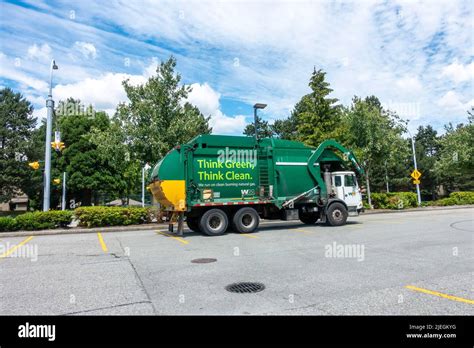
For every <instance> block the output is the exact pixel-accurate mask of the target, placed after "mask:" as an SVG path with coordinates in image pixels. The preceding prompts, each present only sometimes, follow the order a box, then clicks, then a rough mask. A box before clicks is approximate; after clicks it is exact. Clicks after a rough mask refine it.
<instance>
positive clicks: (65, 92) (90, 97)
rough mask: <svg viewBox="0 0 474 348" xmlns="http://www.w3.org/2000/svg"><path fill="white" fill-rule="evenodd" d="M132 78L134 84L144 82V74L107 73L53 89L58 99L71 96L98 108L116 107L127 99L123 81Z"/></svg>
mask: <svg viewBox="0 0 474 348" xmlns="http://www.w3.org/2000/svg"><path fill="white" fill-rule="evenodd" d="M126 79H130V82H131V83H132V84H139V83H144V82H145V80H146V79H145V78H144V77H143V76H142V75H129V74H122V73H106V74H104V75H103V76H101V77H99V78H86V79H84V80H82V81H79V82H76V83H72V84H65V85H62V84H59V85H57V86H56V87H54V89H53V96H54V98H55V99H56V100H65V99H67V98H69V97H73V98H75V99H79V100H81V102H82V103H84V104H92V105H93V106H94V107H95V108H97V109H98V110H103V109H114V108H115V107H116V106H117V105H118V104H119V103H120V102H126V101H127V95H126V93H125V90H124V88H123V86H122V81H124V80H126Z"/></svg>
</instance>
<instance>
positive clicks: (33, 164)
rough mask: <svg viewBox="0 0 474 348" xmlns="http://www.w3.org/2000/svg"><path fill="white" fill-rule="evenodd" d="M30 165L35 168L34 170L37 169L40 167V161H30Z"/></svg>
mask: <svg viewBox="0 0 474 348" xmlns="http://www.w3.org/2000/svg"><path fill="white" fill-rule="evenodd" d="M28 165H29V166H30V167H31V168H33V169H34V170H37V169H38V168H39V167H40V165H39V162H38V161H36V162H30V163H28Z"/></svg>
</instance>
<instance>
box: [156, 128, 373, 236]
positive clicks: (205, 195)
mask: <svg viewBox="0 0 474 348" xmlns="http://www.w3.org/2000/svg"><path fill="white" fill-rule="evenodd" d="M354 170H355V171H356V172H357V173H359V174H363V173H364V171H363V169H362V167H361V166H360V165H359V163H358V161H357V159H356V157H355V156H354V154H353V153H352V152H351V151H349V150H348V149H346V148H345V147H343V146H342V145H341V144H339V143H338V142H336V141H334V140H326V141H324V142H322V143H321V144H320V145H319V146H318V147H316V148H315V147H311V146H307V145H305V144H303V143H300V142H297V141H290V140H283V139H274V138H263V139H258V140H256V139H255V138H252V137H245V136H224V135H199V136H197V137H196V138H194V139H192V140H191V141H189V142H188V143H186V144H182V145H179V146H176V147H175V148H173V149H172V150H171V151H169V152H168V154H167V155H166V156H164V157H163V158H162V159H161V160H160V161H159V162H158V163H157V164H156V165H155V167H154V168H153V170H152V173H151V174H150V185H149V188H150V190H151V192H152V193H153V196H154V198H155V199H156V201H158V202H159V203H160V205H161V206H162V207H163V208H164V209H165V210H166V211H168V212H169V214H170V215H171V217H170V221H171V223H170V225H169V229H170V231H171V232H175V231H174V230H173V226H174V225H176V222H177V232H178V233H179V234H182V233H183V228H184V222H186V223H187V226H188V227H189V228H190V229H191V230H193V231H199V232H202V233H205V234H207V235H210V236H216V235H221V234H223V233H225V232H226V231H227V230H233V231H235V232H239V233H251V232H254V231H255V230H256V229H257V228H258V225H259V222H260V219H282V220H298V219H299V220H301V221H302V222H303V223H305V224H314V223H316V222H317V221H318V220H320V221H322V222H325V223H326V224H328V225H331V226H340V225H344V224H345V223H346V220H347V217H348V216H357V215H358V214H359V213H360V212H361V210H362V209H363V205H362V196H361V191H360V189H359V186H358V183H357V179H356V174H355V171H354Z"/></svg>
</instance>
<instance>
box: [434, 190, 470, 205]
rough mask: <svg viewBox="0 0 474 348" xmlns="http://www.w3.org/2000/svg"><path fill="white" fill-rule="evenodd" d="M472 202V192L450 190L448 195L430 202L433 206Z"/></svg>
mask: <svg viewBox="0 0 474 348" xmlns="http://www.w3.org/2000/svg"><path fill="white" fill-rule="evenodd" d="M467 204H474V192H452V193H451V194H450V195H449V197H446V198H442V199H438V200H436V201H433V202H430V205H434V206H449V205H467Z"/></svg>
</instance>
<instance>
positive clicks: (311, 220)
mask: <svg viewBox="0 0 474 348" xmlns="http://www.w3.org/2000/svg"><path fill="white" fill-rule="evenodd" d="M318 219H319V213H300V221H301V222H302V223H304V224H306V225H313V224H315V223H316V221H318Z"/></svg>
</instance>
